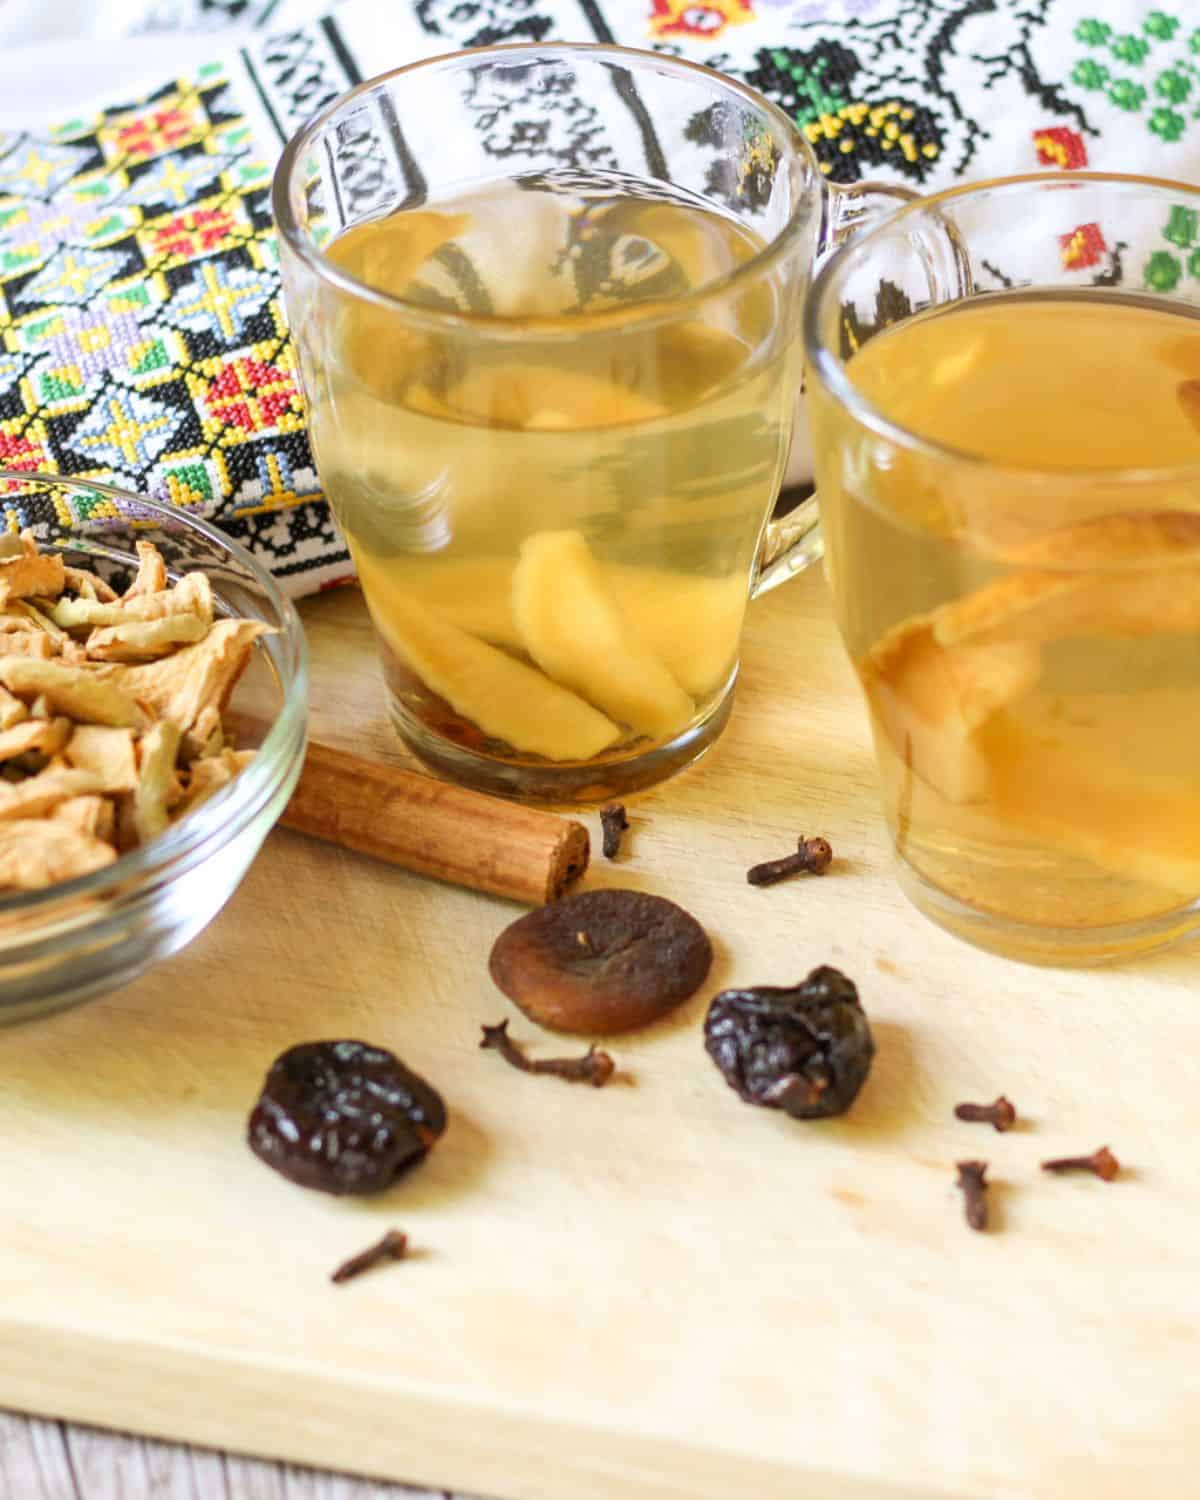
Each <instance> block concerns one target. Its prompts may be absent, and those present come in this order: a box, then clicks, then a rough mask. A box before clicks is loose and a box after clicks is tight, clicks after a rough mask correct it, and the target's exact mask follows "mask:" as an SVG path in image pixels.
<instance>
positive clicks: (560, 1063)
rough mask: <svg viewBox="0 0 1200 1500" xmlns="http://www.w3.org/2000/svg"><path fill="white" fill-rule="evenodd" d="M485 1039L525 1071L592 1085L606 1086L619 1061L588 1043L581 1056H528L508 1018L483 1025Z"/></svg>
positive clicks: (514, 1065)
mask: <svg viewBox="0 0 1200 1500" xmlns="http://www.w3.org/2000/svg"><path fill="white" fill-rule="evenodd" d="M482 1030H483V1040H482V1041H481V1042H480V1043H479V1045H480V1046H481V1047H483V1048H485V1049H490V1050H491V1051H493V1052H498V1053H499V1054H500V1056H501V1057H502V1058H503V1059H504V1061H505V1062H506V1063H509V1064H511V1066H512V1067H514V1068H519V1069H520V1071H521V1072H522V1073H549V1074H551V1075H552V1076H553V1077H555V1078H565V1079H566V1080H567V1081H568V1082H569V1083H590V1084H591V1085H592V1087H593V1088H603V1087H604V1085H605V1084H606V1083H607V1082H608V1080H609V1079H610V1078H611V1077H612V1075H613V1073H614V1071H615V1070H616V1063H614V1062H613V1060H612V1058H611V1057H610V1056H609V1055H608V1053H607V1052H598V1051H597V1050H596V1048H595V1047H594V1046H592V1047H589V1048H588V1049H587V1051H586V1052H585V1053H584V1054H583V1056H582V1057H542V1058H537V1059H534V1058H531V1057H526V1056H525V1054H524V1052H522V1051H521V1049H520V1047H518V1046H517V1044H516V1042H514V1041H513V1039H512V1037H510V1036H509V1034H508V1022H507V1021H501V1022H500V1024H499V1025H498V1026H484V1027H483V1028H482Z"/></svg>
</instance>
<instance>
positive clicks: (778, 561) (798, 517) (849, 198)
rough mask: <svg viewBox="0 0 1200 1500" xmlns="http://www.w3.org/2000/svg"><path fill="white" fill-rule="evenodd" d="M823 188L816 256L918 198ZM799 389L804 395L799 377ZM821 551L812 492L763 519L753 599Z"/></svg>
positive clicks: (888, 189)
mask: <svg viewBox="0 0 1200 1500" xmlns="http://www.w3.org/2000/svg"><path fill="white" fill-rule="evenodd" d="M826 189H827V191H826V193H825V197H824V205H825V207H824V215H823V218H822V222H821V232H820V235H819V236H818V239H817V255H818V257H820V256H824V255H828V254H829V253H830V251H832V250H836V249H837V248H838V246H839V245H843V244H845V242H846V241H847V240H848V239H849V238H850V236H851V235H852V234H854V233H855V232H856V231H857V230H859V229H861V228H863V227H864V226H865V225H867V224H870V223H872V222H873V221H874V220H876V219H878V218H879V217H881V215H882V214H884V213H887V212H889V211H890V210H891V209H893V208H894V207H896V205H897V204H898V203H911V202H912V201H913V199H914V198H919V197H920V196H921V195H920V193H915V192H914V191H913V190H912V189H911V188H906V187H899V186H894V185H893V184H891V183H887V182H855V183H851V184H849V185H848V186H845V187H843V186H841V185H840V184H839V183H836V182H830V183H827V184H826ZM800 390H801V394H803V391H804V383H803V381H801V385H800ZM796 420H797V423H799V422H801V421H802V420H803V416H802V414H801V413H799V412H797V416H796ZM824 550H825V545H824V543H823V541H822V540H821V518H820V514H819V512H818V509H817V497H816V495H815V494H812V495H809V496H808V497H807V498H806V499H804V500H802V501H801V502H800V504H799V505H797V506H795V507H794V509H792V510H790V511H789V512H788V513H787V515H784V516H779V517H772V518H771V519H770V520H769V521H768V522H767V524H766V528H765V530H764V531H763V537H762V541H761V542H760V544H759V549H758V559H757V562H756V566H755V574H754V583H753V585H752V587H751V590H750V594H751V598H756V597H757V596H758V595H759V594H765V593H767V592H768V590H770V589H773V588H775V587H776V586H777V585H779V584H781V583H783V582H785V581H786V580H787V579H789V578H792V577H794V576H795V574H797V573H800V572H802V571H803V570H804V569H805V568H807V567H808V565H809V564H810V563H814V562H817V561H818V560H819V559H820V557H821V555H822V554H823V552H824Z"/></svg>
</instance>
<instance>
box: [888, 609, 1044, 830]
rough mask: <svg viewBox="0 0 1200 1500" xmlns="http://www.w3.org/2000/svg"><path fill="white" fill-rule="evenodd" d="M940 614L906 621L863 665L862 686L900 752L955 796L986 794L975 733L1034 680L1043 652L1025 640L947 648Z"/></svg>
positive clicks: (944, 792)
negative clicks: (939, 632) (936, 622)
mask: <svg viewBox="0 0 1200 1500" xmlns="http://www.w3.org/2000/svg"><path fill="white" fill-rule="evenodd" d="M934 618H935V616H929V615H921V616H917V617H916V618H915V619H912V620H906V621H904V622H902V623H901V624H900V625H897V626H895V627H894V628H893V629H892V630H890V631H888V633H887V634H886V635H885V636H884V637H883V638H882V639H881V640H879V641H878V642H877V643H876V644H875V646H874V647H873V648H872V650H871V651H870V652H869V653H868V655H867V657H866V658H865V660H864V661H863V662H862V665H861V675H862V681H863V687H864V689H865V690H866V693H867V696H868V698H869V699H870V702H871V705H872V707H873V708H874V710H875V714H876V717H877V719H878V721H879V723H880V725H881V726H882V729H883V731H884V732H885V733H886V734H887V735H888V737H889V739H890V740H891V741H892V744H893V745H894V747H895V750H896V754H897V755H898V756H899V757H900V759H901V761H902V762H903V763H905V764H906V765H909V766H911V768H912V770H913V771H914V772H915V773H916V775H918V776H920V777H921V779H922V780H923V781H926V782H928V783H929V784H930V785H931V786H933V787H934V788H935V789H936V790H937V791H939V792H941V793H942V795H943V796H944V797H947V798H948V799H949V800H950V801H951V802H973V801H977V800H979V799H980V798H982V797H984V796H986V795H987V791H988V782H989V768H988V762H987V759H986V757H985V755H984V753H983V750H982V748H981V746H980V744H979V740H978V733H977V732H978V731H979V730H980V729H981V728H982V727H983V725H984V724H986V722H987V721H988V719H989V718H990V717H991V715H992V714H994V713H995V712H996V711H997V710H998V709H1001V708H1003V707H1005V706H1006V705H1007V704H1010V703H1013V702H1016V701H1017V700H1018V699H1019V698H1022V697H1024V695H1025V694H1026V693H1028V692H1029V691H1030V689H1031V688H1032V687H1033V686H1034V684H1035V683H1036V682H1037V680H1038V677H1039V675H1040V673H1041V653H1040V651H1039V649H1038V647H1037V646H1035V645H1031V644H1028V643H1026V642H1015V643H1011V644H1005V645H986V646H974V645H973V646H943V645H941V644H939V643H938V642H937V641H936V640H935V639H934V633H933V625H932V623H931V621H932V619H934Z"/></svg>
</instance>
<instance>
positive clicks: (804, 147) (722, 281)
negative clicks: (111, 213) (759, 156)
mask: <svg viewBox="0 0 1200 1500" xmlns="http://www.w3.org/2000/svg"><path fill="white" fill-rule="evenodd" d="M513 55H517V56H520V55H525V56H528V57H530V58H533V57H537V56H583V57H587V58H588V59H590V60H602V59H605V58H612V59H614V60H617V61H623V62H625V63H626V64H628V63H629V62H630V61H632V62H634V63H637V64H638V65H640V66H642V67H645V66H647V65H652V66H653V67H654V68H655V69H656V70H657V71H659V72H663V73H668V74H677V75H680V76H682V77H684V78H694V79H696V80H699V81H702V82H703V83H704V85H705V87H706V88H707V89H710V90H712V91H714V92H720V91H723V92H724V93H725V94H727V95H733V96H735V97H737V98H739V99H741V100H743V101H744V102H745V103H746V104H747V105H749V106H751V107H752V108H753V109H754V110H756V111H757V112H758V113H759V114H761V115H762V116H763V117H765V119H767V120H768V121H770V122H771V123H772V124H773V125H774V126H775V128H776V131H777V133H778V140H777V143H778V144H780V145H783V144H785V143H786V144H787V145H788V146H789V147H790V148H791V158H790V160H789V162H788V167H789V170H790V172H791V173H792V174H793V178H794V188H795V195H796V196H795V205H794V206H793V208H792V211H791V212H790V214H789V215H788V219H787V222H786V223H785V224H784V226H783V228H782V229H780V230H779V232H778V233H777V234H776V235H775V236H774V238H772V239H771V240H769V241H768V242H767V243H766V244H765V245H764V246H763V247H762V249H761V250H759V251H757V252H756V253H755V254H754V255H752V256H751V257H750V259H749V260H746V261H743V262H742V263H741V264H740V265H738V266H735V267H734V268H733V269H732V270H731V271H726V272H725V273H724V274H723V275H721V276H717V277H714V278H713V279H712V280H711V281H705V282H702V283H701V284H700V285H699V286H696V287H693V288H691V289H690V290H689V291H687V292H684V293H681V294H680V295H679V296H676V297H672V298H671V300H670V301H669V302H667V303H665V304H664V303H648V304H645V305H643V306H641V307H639V306H637V305H636V304H635V305H634V306H632V307H618V308H610V309H606V310H605V311H603V312H599V313H592V314H590V315H589V324H588V326H589V328H594V327H606V328H608V327H613V326H619V325H623V324H629V325H633V324H636V325H637V326H638V327H646V326H652V325H653V324H654V323H655V322H670V321H674V320H675V319H677V318H678V317H679V313H680V309H681V308H687V307H691V306H693V305H697V304H701V303H703V302H705V301H707V300H708V299H710V298H715V297H720V296H722V295H723V294H724V293H725V292H727V291H729V289H730V288H731V287H733V286H735V285H736V284H737V283H739V282H742V281H749V280H751V279H753V278H754V277H755V276H758V275H760V274H761V273H762V272H763V270H764V269H766V270H769V269H770V268H771V267H772V266H773V265H774V264H775V263H776V262H778V261H780V260H782V259H784V257H785V256H786V255H788V254H790V253H791V252H792V250H793V249H794V248H795V247H796V244H797V242H798V241H799V240H800V238H801V237H802V235H803V233H804V232H805V230H806V229H807V227H808V217H807V215H805V214H804V213H802V212H801V205H802V204H804V203H807V202H808V200H809V195H810V194H811V193H812V192H813V191H816V192H817V193H818V194H819V202H820V212H819V214H818V216H817V233H816V245H815V247H814V253H815V254H816V255H818V256H819V255H822V254H824V253H826V252H827V251H828V250H829V249H830V248H831V247H833V246H835V245H836V244H837V243H838V240H839V236H840V235H841V234H843V233H845V232H847V231H848V230H849V229H851V228H853V227H855V225H856V224H857V223H858V221H859V220H858V215H856V214H855V213H854V209H853V205H855V204H857V203H859V202H861V200H864V199H867V198H870V197H871V196H872V195H879V196H882V197H885V198H894V199H896V200H897V202H909V201H911V200H913V199H916V198H918V196H919V195H918V194H916V193H914V192H913V190H912V189H911V188H906V187H903V186H902V185H899V184H893V183H883V182H854V183H837V182H830V181H828V179H826V178H825V177H823V176H822V175H821V170H820V164H819V162H818V161H817V157H816V154H815V153H814V152H813V150H812V148H811V147H810V146H809V144H808V142H807V141H806V140H805V139H804V136H803V134H802V132H801V131H800V130H799V128H798V127H797V125H796V124H795V122H794V121H793V120H791V119H790V118H789V117H788V116H787V115H786V114H785V113H784V112H783V110H781V109H779V108H778V106H776V105H774V104H772V103H771V101H770V100H769V99H767V98H765V97H764V96H763V95H761V94H759V93H758V92H757V91H756V90H754V89H752V88H748V87H747V86H746V85H745V84H743V83H740V82H739V81H738V80H737V79H734V78H730V77H728V76H726V75H725V74H724V73H718V72H715V71H714V70H713V69H712V68H706V67H704V66H702V65H701V64H700V63H693V62H687V61H685V60H684V59H682V58H675V57H664V56H662V55H661V54H659V53H657V52H647V51H644V50H642V49H641V48H637V47H618V46H614V45H612V44H610V43H606V42H547V43H544V44H543V43H538V42H506V43H502V44H498V45H496V46H492V47H478V48H470V49H468V50H466V51H459V52H442V53H439V54H438V55H437V56H436V57H426V58H421V59H420V60H418V61H417V62H412V63H405V64H403V65H402V66H401V67H398V68H392V69H389V70H388V71H387V72H385V73H379V74H377V75H376V76H375V77H374V78H367V79H364V80H363V82H362V83H358V84H355V86H354V87H353V88H352V89H348V90H347V91H346V92H345V93H344V94H340V95H339V96H338V97H337V98H336V99H334V100H333V101H332V103H330V104H327V105H326V106H325V108H324V109H323V110H321V112H320V113H319V114H317V115H314V117H313V118H312V119H311V120H309V121H308V123H307V124H306V125H304V126H302V127H301V129H300V130H299V131H297V133H296V134H295V135H294V136H292V138H291V140H289V141H288V143H287V145H286V146H285V147H284V149H283V154H282V155H281V156H280V158H279V161H278V163H277V165H276V167H275V173H274V177H273V179H272V183H271V211H272V213H273V215H274V218H275V225H276V228H277V229H278V231H279V233H280V235H281V236H282V237H283V239H284V240H285V241H286V243H287V245H288V247H289V249H291V250H292V251H293V252H294V253H295V254H296V255H297V256H299V257H300V259H301V260H302V261H303V262H304V263H305V265H306V266H307V267H308V268H309V270H310V271H312V272H313V273H314V274H315V275H317V276H320V277H322V278H323V279H324V280H326V281H328V282H330V283H331V284H332V285H333V286H336V287H338V288H340V289H341V290H342V291H344V292H347V293H349V294H351V295H352V296H355V297H358V298H360V299H362V300H365V301H368V302H373V303H375V304H376V305H378V306H381V307H385V308H387V309H389V310H390V311H392V312H396V313H401V314H403V316H404V317H405V318H406V319H408V320H410V321H411V322H413V323H414V324H417V325H421V326H425V327H429V328H446V327H454V326H458V327H464V328H474V329H478V330H486V331H487V333H488V334H489V335H491V336H494V337H498V338H505V337H512V338H521V339H524V338H527V337H528V335H529V332H530V330H534V331H536V333H537V334H538V336H539V337H547V338H551V339H553V338H555V337H561V338H564V339H572V338H577V337H578V336H579V332H580V329H579V323H578V320H577V319H574V318H570V317H567V318H563V317H520V318H505V317H496V316H494V315H491V314H487V313H472V312H460V311H450V310H449V309H445V308H431V307H428V306H425V305H423V304H420V303H416V302H409V301H406V300H405V299H404V298H403V297H397V296H393V295H392V294H391V293H390V292H384V291H380V290H379V289H378V288H376V287H372V286H371V285H370V284H369V283H367V282H365V281H360V280H359V279H358V278H357V277H355V276H351V275H350V274H349V273H348V272H347V271H345V270H343V269H342V268H341V267H340V266H338V265H336V264H335V263H334V262H333V261H331V260H330V259H329V258H328V256H326V255H325V254H324V253H323V252H322V251H321V250H320V249H319V248H318V246H316V245H315V244H314V243H313V241H312V240H311V239H310V238H309V236H308V235H307V234H306V233H305V232H304V230H303V228H302V227H301V224H300V222H299V219H298V216H297V214H296V212H295V205H294V193H295V192H296V191H297V190H298V180H297V179H298V177H299V174H298V172H297V170H296V169H297V167H298V164H299V163H300V162H301V161H302V160H303V157H304V154H305V153H306V152H307V151H308V150H309V148H310V147H311V145H312V144H313V142H314V141H315V140H316V139H317V138H318V137H319V136H320V134H321V132H322V131H323V130H324V129H325V128H326V126H327V125H329V124H330V122H331V121H332V120H334V119H335V118H336V117H337V116H338V115H339V114H340V113H341V112H342V111H343V110H344V109H345V108H346V106H347V105H348V104H350V103H352V102H353V101H354V100H355V99H357V98H359V97H362V96H365V95H367V94H369V93H371V91H372V90H374V89H377V88H379V87H380V86H381V85H383V84H388V83H391V82H393V81H394V80H396V79H400V78H404V77H406V76H408V75H409V74H411V73H416V72H427V71H431V70H434V69H436V68H439V67H450V66H453V67H454V68H456V69H457V68H463V67H478V66H480V65H481V64H483V63H486V62H487V61H488V60H489V59H492V58H499V57H505V56H513ZM801 164H803V172H804V175H803V177H802V178H801V177H799V175H798V172H799V167H800V165H801Z"/></svg>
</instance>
